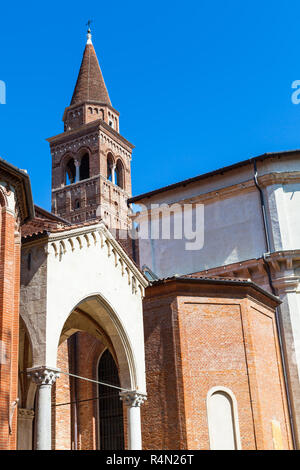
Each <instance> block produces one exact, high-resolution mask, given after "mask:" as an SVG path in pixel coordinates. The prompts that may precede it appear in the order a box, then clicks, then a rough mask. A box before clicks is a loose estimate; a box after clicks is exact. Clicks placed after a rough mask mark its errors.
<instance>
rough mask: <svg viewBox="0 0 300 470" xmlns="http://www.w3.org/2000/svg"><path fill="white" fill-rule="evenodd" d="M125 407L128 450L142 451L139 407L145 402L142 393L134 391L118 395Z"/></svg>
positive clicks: (144, 396) (145, 398)
mask: <svg viewBox="0 0 300 470" xmlns="http://www.w3.org/2000/svg"><path fill="white" fill-rule="evenodd" d="M120 398H121V400H123V401H124V403H125V405H126V406H127V426H128V449H129V450H142V429H141V408H140V407H141V405H142V404H143V403H144V401H145V400H147V397H146V395H145V394H143V393H139V392H137V391H135V390H133V391H129V392H121V393H120Z"/></svg>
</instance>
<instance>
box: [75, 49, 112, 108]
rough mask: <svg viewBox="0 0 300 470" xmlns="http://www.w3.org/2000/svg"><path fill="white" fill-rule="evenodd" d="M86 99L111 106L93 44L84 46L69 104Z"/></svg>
mask: <svg viewBox="0 0 300 470" xmlns="http://www.w3.org/2000/svg"><path fill="white" fill-rule="evenodd" d="M86 101H96V102H100V103H103V104H107V105H109V106H111V101H110V98H109V95H108V91H107V88H106V85H105V82H104V78H103V75H102V72H101V68H100V65H99V62H98V59H97V55H96V52H95V49H94V46H93V44H86V46H85V50H84V53H83V58H82V62H81V66H80V70H79V74H78V78H77V82H76V86H75V89H74V93H73V96H72V100H71V106H72V105H74V104H78V103H82V102H86Z"/></svg>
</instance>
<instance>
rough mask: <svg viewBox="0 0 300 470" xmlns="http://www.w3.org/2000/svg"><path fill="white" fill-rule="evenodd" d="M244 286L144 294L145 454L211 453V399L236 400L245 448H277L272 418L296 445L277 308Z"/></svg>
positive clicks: (171, 288) (286, 442)
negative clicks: (227, 394)
mask: <svg viewBox="0 0 300 470" xmlns="http://www.w3.org/2000/svg"><path fill="white" fill-rule="evenodd" d="M264 302H266V298H265V299H262V298H260V299H259V301H256V300H249V299H248V293H246V292H243V291H242V290H241V289H240V288H236V289H234V288H228V287H227V288H224V287H222V286H214V287H213V288H212V287H207V286H205V287H203V286H199V285H198V286H196V287H195V285H193V286H192V285H191V286H188V285H186V286H185V288H184V290H183V288H182V286H180V285H179V284H176V282H174V283H173V284H171V283H170V284H168V283H167V284H164V285H160V286H157V287H155V286H153V287H151V288H148V289H147V291H146V298H145V302H144V305H145V308H144V327H145V348H146V376H147V392H148V400H147V402H146V404H145V405H143V407H142V421H143V446H144V448H145V449H180V448H181V449H202V450H203V449H209V448H210V442H209V431H208V416H207V394H208V392H209V390H210V389H212V387H217V386H221V387H226V388H228V389H230V390H231V392H232V393H233V394H234V396H235V397H236V400H237V405H238V421H239V427H240V435H241V445H242V449H249V450H250V449H273V437H274V436H273V435H272V420H274V419H275V420H276V421H277V422H279V423H280V428H281V434H282V442H283V448H285V449H289V448H291V439H290V429H289V423H288V418H287V409H286V397H285V391H284V386H283V378H282V371H281V363H280V357H279V351H278V344H277V337H276V326H275V321H274V308H273V307H274V306H273V307H272V308H270V307H268V306H266V305H265V303H264Z"/></svg>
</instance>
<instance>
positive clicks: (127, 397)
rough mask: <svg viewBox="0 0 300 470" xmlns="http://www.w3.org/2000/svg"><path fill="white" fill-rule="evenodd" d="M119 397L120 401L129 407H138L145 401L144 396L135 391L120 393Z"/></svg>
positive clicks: (145, 397) (145, 396)
mask: <svg viewBox="0 0 300 470" xmlns="http://www.w3.org/2000/svg"><path fill="white" fill-rule="evenodd" d="M119 395H120V400H122V401H123V402H124V403H125V405H126V406H129V407H140V406H141V405H142V404H143V403H144V402H145V401H146V400H147V395H146V394H144V393H139V392H137V391H136V390H132V391H126V392H120V393H119Z"/></svg>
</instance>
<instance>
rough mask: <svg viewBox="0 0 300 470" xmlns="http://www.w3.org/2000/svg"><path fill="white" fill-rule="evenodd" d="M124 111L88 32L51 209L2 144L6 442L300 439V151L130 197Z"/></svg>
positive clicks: (122, 444)
mask: <svg viewBox="0 0 300 470" xmlns="http://www.w3.org/2000/svg"><path fill="white" fill-rule="evenodd" d="M119 117H120V116H119V112H118V111H117V110H116V109H115V108H113V106H112V104H111V101H110V97H109V94H108V91H107V88H106V85H105V82H104V79H103V75H102V72H101V69H100V66H99V63H98V59H97V56H96V53H95V49H94V46H93V44H92V40H91V34H90V31H89V32H88V37H87V44H86V47H85V50H84V54H83V58H82V63H81V67H80V70H79V74H78V79H77V83H76V86H75V90H74V93H73V96H72V99H71V103H70V106H68V107H67V108H66V109H65V111H64V115H63V122H64V131H63V132H62V133H61V134H59V135H56V136H54V137H51V138H49V139H48V142H49V144H50V151H51V158H52V209H51V213H50V212H48V211H46V210H44V209H42V208H40V207H38V206H34V205H33V201H32V196H31V191H30V181H29V177H28V175H27V174H26V173H24V172H23V171H22V170H18V169H16V168H15V167H12V166H11V165H9V164H7V162H5V161H3V160H0V204H1V209H2V219H1V239H0V243H1V253H0V255H1V257H2V264H1V270H0V281H1V284H0V319H1V325H0V326H1V328H0V340H1V343H0V345H1V351H0V352H1V363H0V373H1V375H0V383H1V392H0V413H1V422H0V448H1V449H14V448H17V449H28V450H29V449H53V450H81V449H88V450H92V449H100V450H118V449H120V450H121V449H201V450H205V449H245V450H255V449H259V450H267V449H294V448H299V438H298V435H299V426H300V421H299V420H300V409H299V405H298V404H299V398H298V396H299V395H298V394H299V379H298V365H299V364H300V360H299V361H298V355H299V354H298V353H299V352H298V331H299V329H300V318H299V313H300V302H299V279H300V277H299V272H300V271H299V269H300V254H299V253H300V246H299V242H300V225H299V220H298V218H297V217H296V213H297V208H298V207H299V203H300V201H299V194H300V193H299V184H300V180H299V182H298V178H300V177H299V175H300V168H299V166H300V163H299V162H300V159H299V153H297V152H289V153H287V154H276V155H275V154H274V155H263V156H261V157H257V158H256V159H251V160H249V161H246V162H241V163H240V164H236V165H233V166H232V167H227V168H224V169H222V170H219V171H216V172H213V173H212V174H208V175H202V176H201V177H196V178H192V179H191V180H188V181H184V182H181V183H178V184H175V185H172V186H170V187H166V188H161V189H160V190H156V191H153V192H151V193H147V194H143V195H141V196H135V197H132V192H131V159H132V151H133V148H134V146H133V145H132V144H131V143H130V142H128V140H127V139H126V138H124V137H123V136H122V135H121V134H120V127H119ZM163 204H164V205H165V206H164V208H165V207H171V210H169V211H167V212H166V211H165V210H164V211H160V207H162V205H163ZM133 205H134V206H133ZM135 206H139V209H140V211H139V212H138V213H136V212H134V210H133V209H134V207H135ZM157 208H158V209H157ZM186 208H188V210H189V211H190V214H191V215H192V216H193V217H194V216H195V215H196V214H197V211H198V209H199V214H200V213H201V214H202V217H204V219H203V218H202V222H203V226H202V227H199V233H198V234H197V233H196V235H195V236H196V238H197V236H198V235H199V238H201V237H202V238H201V241H202V245H201V247H200V246H199V247H196V249H195V247H194V248H193V249H191V250H189V249H186V244H187V242H191V240H190V239H185V238H184V237H175V236H172V235H171V236H170V237H167V238H168V239H166V238H165V237H159V236H158V237H157V236H155V237H152V236H151V233H152V231H151V224H153V223H154V221H155V220H156V221H157V220H158V221H159V223H161V224H163V223H164V221H166V222H168V223H169V222H170V224H171V226H172V230H171V231H173V232H174V227H175V225H176V220H179V219H180V220H181V216H182V213H183V211H184V210H185V209H186ZM178 217H179V219H178ZM200 232H201V237H200ZM146 233H147V234H148V235H147V236H142V235H143V234H146ZM149 233H150V235H149ZM173 235H174V234H173ZM12 273H13V274H12Z"/></svg>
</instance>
